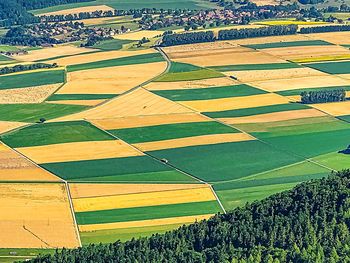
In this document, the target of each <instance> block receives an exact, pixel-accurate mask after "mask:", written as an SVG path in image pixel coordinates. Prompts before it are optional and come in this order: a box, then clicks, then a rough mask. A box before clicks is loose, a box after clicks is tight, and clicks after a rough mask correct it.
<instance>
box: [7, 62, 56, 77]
mask: <svg viewBox="0 0 350 263" xmlns="http://www.w3.org/2000/svg"><path fill="white" fill-rule="evenodd" d="M57 67H58V65H57V64H56V63H53V64H46V63H34V64H29V65H15V66H13V67H8V66H6V67H3V68H1V69H0V75H5V74H10V73H15V72H21V71H27V70H35V69H44V68H45V69H50V68H57Z"/></svg>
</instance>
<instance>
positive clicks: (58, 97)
mask: <svg viewBox="0 0 350 263" xmlns="http://www.w3.org/2000/svg"><path fill="white" fill-rule="evenodd" d="M116 96H117V95H116V94H53V95H52V96H50V97H49V98H48V99H47V101H60V100H100V99H111V98H114V97H116Z"/></svg>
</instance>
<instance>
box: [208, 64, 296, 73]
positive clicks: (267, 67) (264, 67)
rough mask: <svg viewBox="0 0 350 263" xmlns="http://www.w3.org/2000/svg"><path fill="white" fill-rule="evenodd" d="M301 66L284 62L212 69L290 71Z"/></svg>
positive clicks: (215, 67) (215, 68)
mask: <svg viewBox="0 0 350 263" xmlns="http://www.w3.org/2000/svg"><path fill="white" fill-rule="evenodd" d="M300 67H301V66H300V65H298V64H296V63H290V62H284V63H269V64H246V65H245V64H242V65H226V66H214V67H210V68H212V69H214V70H217V71H222V72H225V71H248V70H249V71H251V70H254V71H257V70H275V69H290V68H300Z"/></svg>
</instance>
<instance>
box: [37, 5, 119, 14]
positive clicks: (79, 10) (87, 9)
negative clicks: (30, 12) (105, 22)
mask: <svg viewBox="0 0 350 263" xmlns="http://www.w3.org/2000/svg"><path fill="white" fill-rule="evenodd" d="M94 11H114V8H112V7H109V6H107V5H93V6H83V7H77V8H70V9H65V10H60V11H55V12H48V13H44V14H40V15H39V16H44V15H45V16H50V15H69V14H79V13H82V12H94Z"/></svg>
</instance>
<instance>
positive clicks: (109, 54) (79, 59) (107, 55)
mask: <svg viewBox="0 0 350 263" xmlns="http://www.w3.org/2000/svg"><path fill="white" fill-rule="evenodd" d="M154 52H155V51H154V50H152V49H145V50H138V51H122V50H114V51H102V52H96V53H92V54H81V55H76V56H71V57H65V58H58V59H53V60H50V61H48V62H47V63H57V64H58V65H61V66H68V65H76V64H83V63H89V62H95V61H100V60H107V59H113V58H121V57H130V56H136V55H141V54H150V53H154Z"/></svg>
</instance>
